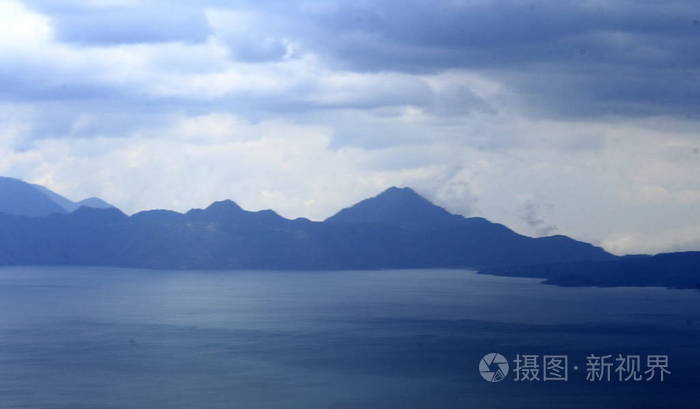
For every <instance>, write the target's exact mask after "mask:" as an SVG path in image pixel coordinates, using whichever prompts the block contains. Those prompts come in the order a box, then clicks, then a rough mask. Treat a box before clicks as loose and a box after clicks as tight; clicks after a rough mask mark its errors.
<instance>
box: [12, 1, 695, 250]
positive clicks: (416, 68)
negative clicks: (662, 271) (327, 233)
mask: <svg viewBox="0 0 700 409" xmlns="http://www.w3.org/2000/svg"><path fill="white" fill-rule="evenodd" d="M0 27H2V29H1V30H0V175H2V176H10V177H16V178H20V179H23V180H26V181H29V182H32V183H39V184H42V185H44V186H47V187H49V188H50V189H52V190H54V191H57V192H59V193H61V194H63V195H65V196H67V197H69V198H71V199H74V200H77V199H82V198H84V197H88V196H99V197H101V198H103V199H105V200H107V201H109V202H111V203H113V204H114V205H116V206H118V207H119V208H121V209H122V210H124V211H125V212H127V213H134V212H137V211H139V210H144V209H154V208H165V209H173V210H178V211H184V210H187V209H190V208H197V207H206V206H207V205H208V204H209V203H211V202H213V201H215V200H222V199H232V200H234V201H236V202H237V203H238V204H240V205H241V206H242V207H244V208H246V209H249V210H259V209H267V208H272V209H275V210H276V211H277V212H278V213H280V214H281V215H283V216H285V217H290V218H295V217H308V218H310V219H313V220H323V219H324V218H326V217H328V216H330V215H332V214H333V213H335V212H336V211H338V210H339V209H341V208H343V207H347V206H349V205H351V204H353V203H354V202H357V201H359V200H361V199H364V198H366V197H369V196H373V195H376V194H377V193H379V192H381V191H382V190H384V189H386V188H388V187H390V186H394V185H395V186H410V187H413V188H414V189H415V190H416V191H418V192H419V193H421V194H422V195H424V196H425V197H426V198H428V199H430V200H431V201H433V202H435V203H437V204H439V205H441V206H443V207H445V208H447V209H448V210H450V211H451V212H454V213H458V214H462V215H464V216H468V217H469V216H480V217H486V218H488V219H489V220H492V221H494V222H498V223H503V224H505V225H507V226H509V227H510V228H512V229H514V230H515V231H517V232H519V233H522V234H526V235H531V236H545V235H552V234H566V235H568V236H571V237H574V238H576V239H580V240H584V241H589V242H592V243H594V244H596V245H601V246H603V247H605V248H606V249H607V250H609V251H611V252H614V253H616V254H629V253H657V252H663V251H678V250H700V177H698V175H700V134H699V133H698V132H699V131H700V126H699V125H700V3H698V2H697V1H696V0H667V1H663V2H660V1H656V0H654V1H652V0H576V1H573V0H553V1H537V0H532V1H520V0H498V1H496V0H438V1H435V0H431V1H428V0H402V1H394V0H384V1H380V0H375V1H367V0H352V1H345V0H283V1H282V0H265V1H237V0H228V1H224V0H198V1H165V0H149V1H136V0H82V1H78V0H0Z"/></svg>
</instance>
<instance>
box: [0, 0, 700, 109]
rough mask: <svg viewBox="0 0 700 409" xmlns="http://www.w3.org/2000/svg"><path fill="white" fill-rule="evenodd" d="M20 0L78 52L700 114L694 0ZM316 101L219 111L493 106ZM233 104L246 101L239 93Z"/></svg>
mask: <svg viewBox="0 0 700 409" xmlns="http://www.w3.org/2000/svg"><path fill="white" fill-rule="evenodd" d="M25 3H26V4H28V5H29V6H31V7H32V8H34V9H35V10H38V11H39V12H41V13H43V14H45V15H46V16H48V17H49V21H50V23H51V25H52V27H53V29H54V35H55V36H56V39H57V40H58V41H61V42H64V43H68V44H71V45H79V46H80V45H86V46H93V45H100V46H109V45H121V44H140V43H161V42H182V43H193V42H194V43H196V42H201V41H204V40H206V39H207V38H209V36H211V38H215V39H216V41H217V42H220V43H223V44H225V45H226V46H227V48H228V49H229V58H230V59H231V60H232V63H233V64H236V63H245V64H261V66H263V65H265V64H274V63H277V62H284V61H285V60H286V61H288V60H294V59H297V58H301V57H303V56H305V55H314V56H319V57H320V61H321V63H320V64H322V65H323V66H324V67H326V68H328V69H329V70H330V71H333V70H336V71H344V72H361V73H402V74H407V75H414V74H418V75H423V74H435V73H440V72H444V71H449V70H455V71H468V72H472V73H476V74H478V75H480V76H483V77H486V78H489V79H492V80H494V81H495V82H496V83H499V84H502V85H503V86H504V87H505V89H506V90H507V91H508V92H509V93H510V95H511V96H512V98H514V100H515V101H516V102H517V103H518V104H519V105H518V106H519V107H520V108H519V109H521V110H522V111H524V112H525V113H526V114H529V115H536V116H542V117H557V118H574V119H579V118H591V117H598V116H618V117H620V116H621V117H629V116H635V117H639V116H654V115H669V116H683V117H697V116H698V115H699V113H700V81H699V80H700V51H698V50H700V3H697V2H696V1H694V0H685V1H681V0H675V1H666V2H657V1H651V0H635V1H626V0H607V1H602V0H577V1H573V0H550V1H538V0H533V1H520V0H500V1H484V0H443V1H437V2H436V1H428V0H402V1H395V0H386V1H366V0H365V1H362V0H355V1H346V0H343V1H339V0H305V1H301V0H285V1H281V0H269V1H234V0H232V1H219V0H208V1H203V2H170V1H161V0H154V1H153V2H148V3H145V2H116V1H111V2H97V1H94V2H91V1H73V0H55V1H48V0H27V1H26V2H25ZM227 15H228V16H227ZM231 16H233V17H231ZM86 48H89V47H86ZM178 64H185V62H184V60H181V61H178V62H175V63H173V64H172V65H171V66H168V67H166V69H167V70H168V71H169V72H174V71H177V70H179V69H180V67H179V65H178ZM1 70H3V71H4V72H0V74H1V75H2V76H3V78H4V79H3V82H4V83H6V84H8V86H7V87H5V88H4V90H5V92H4V95H3V97H4V98H7V99H12V98H13V97H17V98H19V99H22V98H37V99H51V98H54V99H61V98H70V97H71V96H74V97H75V98H83V97H84V96H86V95H87V96H95V97H99V94H100V93H105V92H106V93H108V94H110V95H109V97H110V98H112V99H118V98H123V99H124V100H125V103H128V104H130V105H134V104H136V105H138V104H139V103H140V102H141V103H143V104H146V105H149V106H150V105H152V104H153V103H155V102H157V103H159V104H165V103H166V101H162V100H159V101H154V100H153V99H152V98H150V97H148V98H147V97H142V99H143V100H142V101H140V102H139V100H138V98H139V90H138V89H130V87H133V84H131V83H128V82H125V83H123V84H122V85H119V84H117V85H116V86H117V87H118V86H121V87H123V89H116V88H115V89H109V90H107V91H104V90H100V87H103V86H104V84H103V83H101V82H99V81H93V80H92V79H90V77H89V73H79V74H80V75H84V79H81V78H77V79H76V78H72V77H70V75H72V74H65V75H68V78H63V77H62V76H63V75H64V73H61V72H50V71H48V70H42V69H39V70H38V71H37V70H35V71H37V73H36V75H32V76H31V81H30V80H28V79H26V78H29V77H28V76H26V75H25V76H24V78H25V79H24V80H22V79H21V78H20V77H21V75H20V74H23V73H24V72H25V71H23V70H15V72H14V73H8V71H9V70H11V68H8V67H5V68H4V69H1ZM265 75H273V76H274V75H284V74H274V72H273V73H270V74H265ZM17 78H19V80H18V81H14V79H17ZM396 86H397V87H403V85H402V84H396ZM460 87H461V88H460ZM309 91H314V86H313V85H310V86H308V87H292V88H288V89H280V90H278V91H277V92H274V93H266V92H265V91H261V93H260V94H255V93H253V94H251V95H250V96H247V95H246V96H245V97H246V98H247V101H246V102H247V104H246V103H242V102H241V103H237V102H235V101H232V102H227V101H225V100H224V101H222V105H221V106H226V107H228V106H230V107H231V108H232V109H237V108H236V107H238V106H243V107H242V108H241V109H248V110H250V111H251V112H271V111H272V112H274V111H275V110H277V109H279V110H280V112H279V114H281V115H286V114H287V113H288V112H289V110H292V111H301V110H315V109H342V108H352V109H375V108H377V105H381V104H382V103H387V104H389V105H392V104H397V103H400V102H401V101H398V102H397V98H396V96H402V95H407V96H409V97H410V98H408V99H407V100H405V101H404V103H405V104H406V105H411V104H415V105H416V106H420V107H421V108H423V109H424V110H425V111H426V112H429V113H431V114H434V115H438V116H450V115H453V116H459V115H463V114H464V113H466V112H469V111H470V110H472V109H479V110H482V111H489V110H491V109H492V108H491V107H490V106H489V104H488V103H487V102H486V101H483V100H481V99H480V98H479V97H477V96H476V95H475V94H474V92H472V90H470V89H468V88H464V87H463V86H462V85H459V84H454V87H453V89H452V90H450V87H447V88H446V89H445V90H443V91H442V94H441V95H440V96H435V95H432V96H431V95H430V93H431V92H433V91H430V90H428V91H426V92H423V91H421V92H420V93H417V92H413V91H410V92H401V90H399V91H397V92H396V93H395V95H391V96H389V97H387V96H386V95H380V94H379V93H372V92H371V90H368V94H367V96H366V97H363V98H357V97H355V98H351V99H342V98H341V99H334V98H331V97H329V98H325V96H323V95H319V94H315V95H314V97H313V98H309V96H308V92H309ZM319 92H324V91H323V90H320V91H319ZM92 94H94V95H92ZM385 94H386V92H385ZM416 95H417V96H416ZM236 97H237V98H238V101H240V100H241V98H242V97H243V96H242V95H237V96H236ZM166 98H167V97H166ZM195 99H196V98H195ZM224 99H225V98H224ZM386 101H389V102H386ZM175 102H177V103H178V104H180V107H181V108H180V109H182V110H185V111H187V110H188V109H189V108H188V107H187V106H186V105H188V104H192V105H193V106H195V105H199V104H200V102H197V101H192V100H190V101H189V102H188V101H187V100H186V99H184V100H180V99H178V100H177V101H175Z"/></svg>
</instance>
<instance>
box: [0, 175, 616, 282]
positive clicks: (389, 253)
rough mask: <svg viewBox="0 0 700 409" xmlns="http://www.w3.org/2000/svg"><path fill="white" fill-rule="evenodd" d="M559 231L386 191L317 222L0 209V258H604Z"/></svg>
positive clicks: (299, 265)
mask: <svg viewBox="0 0 700 409" xmlns="http://www.w3.org/2000/svg"><path fill="white" fill-rule="evenodd" d="M612 259H615V257H614V256H612V255H610V254H608V253H606V252H605V251H604V250H603V249H601V248H598V247H595V246H592V245H590V244H587V243H583V242H579V241H576V240H573V239H571V238H568V237H565V236H552V237H544V238H532V237H526V236H522V235H520V234H517V233H515V232H513V231H512V230H510V229H508V228H507V227H505V226H503V225H500V224H496V223H491V222H489V221H488V220H486V219H483V218H464V217H462V216H457V215H453V214H450V213H449V212H447V211H446V210H444V209H442V208H440V207H438V206H435V205H433V204H432V203H430V202H429V201H428V200H426V199H425V198H423V197H422V196H420V195H419V194H417V193H416V192H415V191H413V190H411V189H408V188H403V189H399V188H390V189H388V190H387V191H385V192H383V193H381V194H379V195H378V196H376V197H374V198H371V199H367V200H364V201H362V202H360V203H358V204H356V205H354V206H352V207H349V208H347V209H343V210H341V211H340V212H338V214H336V215H335V216H333V217H330V218H329V219H328V220H326V221H324V222H312V221H309V220H307V219H295V220H289V219H286V218H284V217H281V216H279V215H278V214H277V213H275V212H274V211H272V210H262V211H257V212H251V211H246V210H244V209H242V208H241V207H240V206H238V205H237V204H236V203H234V202H232V201H230V200H226V201H221V202H215V203H213V204H212V205H211V206H209V207H207V208H206V209H193V210H190V211H189V212H187V213H184V214H182V213H177V212H173V211H168V210H151V211H145V212H140V213H137V214H135V215H133V216H131V217H129V216H126V215H124V214H123V213H121V212H120V211H119V210H117V209H114V208H110V209H87V208H81V209H79V210H77V211H75V212H73V213H71V214H52V215H50V216H48V217H43V218H27V217H21V216H13V215H0V264H59V265H111V266H132V267H154V268H250V269H375V268H427V267H461V268H477V267H483V268H487V267H496V266H507V265H533V264H544V263H561V262H570V261H600V260H612Z"/></svg>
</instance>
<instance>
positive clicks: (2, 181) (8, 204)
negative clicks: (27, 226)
mask: <svg viewBox="0 0 700 409" xmlns="http://www.w3.org/2000/svg"><path fill="white" fill-rule="evenodd" d="M65 212H66V210H65V209H64V208H63V207H62V206H61V205H60V204H58V203H57V202H56V201H54V200H52V199H51V198H50V197H49V196H48V195H47V194H45V193H44V192H42V191H41V190H39V189H37V188H36V187H34V186H33V185H30V184H29V183H25V182H22V181H21V180H18V179H12V178H6V177H0V213H7V214H16V215H22V216H30V217H37V216H47V215H49V214H52V213H65Z"/></svg>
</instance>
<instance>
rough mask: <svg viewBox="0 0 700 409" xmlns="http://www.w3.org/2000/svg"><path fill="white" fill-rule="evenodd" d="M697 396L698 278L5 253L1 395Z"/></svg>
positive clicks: (445, 403)
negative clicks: (124, 261)
mask: <svg viewBox="0 0 700 409" xmlns="http://www.w3.org/2000/svg"><path fill="white" fill-rule="evenodd" d="M491 352H497V353H500V354H502V355H504V356H505V357H506V358H507V359H508V360H509V361H510V367H511V373H509V374H508V376H507V377H506V379H504V380H503V381H502V382H497V383H490V382H487V381H485V380H484V379H482V377H481V375H480V373H479V362H480V360H481V358H482V357H483V356H484V355H485V354H487V353H491ZM519 354H520V355H525V354H531V355H538V356H540V357H541V356H543V355H566V356H567V357H568V365H569V368H568V380H567V381H563V382H562V381H557V382H552V381H549V382H544V381H532V382H522V381H521V382H517V381H515V380H514V371H513V367H514V364H515V363H514V362H512V361H513V359H514V358H516V356H517V355H519ZM590 354H598V355H606V354H609V355H613V356H615V357H616V356H618V354H623V355H639V356H640V357H642V358H644V357H647V356H649V355H665V356H668V359H669V365H668V369H669V370H670V371H671V373H670V374H668V375H666V379H665V380H664V382H660V381H658V380H657V379H653V380H651V381H639V382H615V381H611V382H604V381H599V382H590V381H587V380H586V357H587V356H588V355H590ZM644 363H646V362H643V364H644ZM574 366H577V367H578V370H574V369H573V367H574ZM613 375H614V374H613ZM698 397H700V292H698V291H694V290H693V291H690V290H668V289H662V288H561V287H554V286H547V285H543V284H540V283H539V280H533V279H522V278H510V277H494V276H486V275H480V274H476V273H474V272H471V271H463V270H386V271H284V272H280V271H156V270H137V269H112V268H88V267H80V268H58V267H5V268H0V408H2V409H14V408H32V409H33V408H37V409H94V408H99V409H103V408H104V409H137V408H138V409H170V408H172V409H175V408H177V409H180V408H181V409H185V408H186V409H193V408H194V409H197V408H202V409H209V408H211V409H219V408H227V409H228V408H242V409H243V408H244V409H257V408H260V409H262V408H290V409H316V408H318V409H321V408H323V409H329V408H338V409H340V408H347V409H351V408H365V409H393V408H402V409H408V408H430V409H436V408H509V409H510V408H539V409H541V408H652V407H654V408H668V407H681V408H684V407H687V408H696V407H697V399H698Z"/></svg>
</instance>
